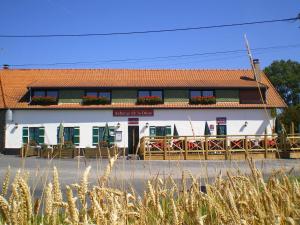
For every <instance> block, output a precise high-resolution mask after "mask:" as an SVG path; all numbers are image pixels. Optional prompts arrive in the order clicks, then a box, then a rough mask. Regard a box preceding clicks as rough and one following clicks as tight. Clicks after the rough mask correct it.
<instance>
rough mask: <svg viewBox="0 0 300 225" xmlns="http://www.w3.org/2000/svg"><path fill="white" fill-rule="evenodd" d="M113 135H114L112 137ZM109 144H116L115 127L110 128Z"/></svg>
mask: <svg viewBox="0 0 300 225" xmlns="http://www.w3.org/2000/svg"><path fill="white" fill-rule="evenodd" d="M112 133H113V135H112ZM108 141H109V143H110V144H111V143H113V142H115V128H114V127H110V128H109V138H108Z"/></svg>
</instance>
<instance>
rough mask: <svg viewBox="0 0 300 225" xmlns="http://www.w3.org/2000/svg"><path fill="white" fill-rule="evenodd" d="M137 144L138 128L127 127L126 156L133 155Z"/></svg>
mask: <svg viewBox="0 0 300 225" xmlns="http://www.w3.org/2000/svg"><path fill="white" fill-rule="evenodd" d="M138 144H139V126H128V154H135V153H136V151H137V146H138Z"/></svg>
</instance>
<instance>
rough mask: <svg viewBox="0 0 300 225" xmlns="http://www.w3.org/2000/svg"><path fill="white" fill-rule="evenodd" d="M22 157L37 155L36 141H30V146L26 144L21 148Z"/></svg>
mask: <svg viewBox="0 0 300 225" xmlns="http://www.w3.org/2000/svg"><path fill="white" fill-rule="evenodd" d="M20 155H21V157H27V156H35V155H37V143H36V141H35V140H29V142H28V144H24V145H23V147H22V148H21V153H20Z"/></svg>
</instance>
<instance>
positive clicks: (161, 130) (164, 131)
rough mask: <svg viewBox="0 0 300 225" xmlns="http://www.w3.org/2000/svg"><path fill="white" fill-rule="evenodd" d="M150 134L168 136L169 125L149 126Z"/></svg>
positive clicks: (169, 131) (169, 132)
mask: <svg viewBox="0 0 300 225" xmlns="http://www.w3.org/2000/svg"><path fill="white" fill-rule="evenodd" d="M149 131H150V136H168V135H172V134H171V126H157V127H154V126H151V127H150V129H149Z"/></svg>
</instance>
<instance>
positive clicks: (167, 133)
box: [166, 126, 172, 136]
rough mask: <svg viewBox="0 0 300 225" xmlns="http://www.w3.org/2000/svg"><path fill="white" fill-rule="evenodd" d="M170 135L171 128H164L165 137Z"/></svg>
mask: <svg viewBox="0 0 300 225" xmlns="http://www.w3.org/2000/svg"><path fill="white" fill-rule="evenodd" d="M168 135H172V131H171V126H166V136H168Z"/></svg>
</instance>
